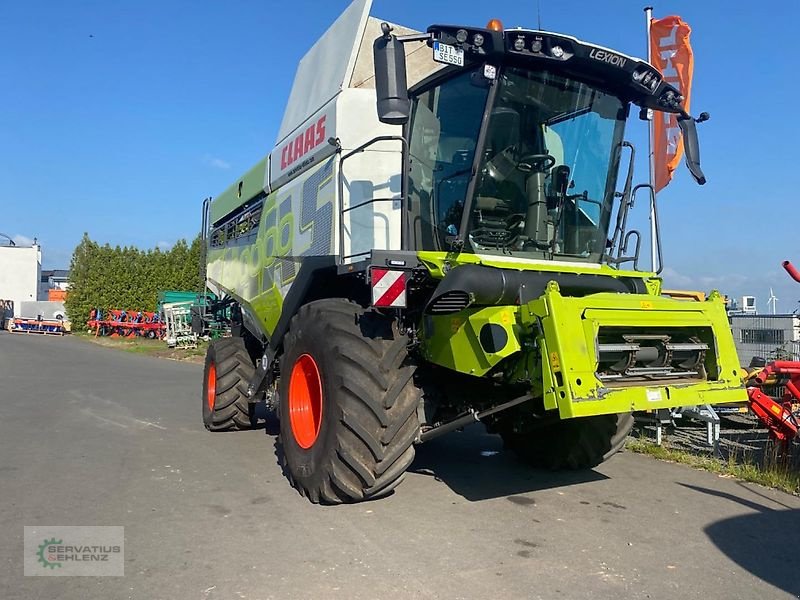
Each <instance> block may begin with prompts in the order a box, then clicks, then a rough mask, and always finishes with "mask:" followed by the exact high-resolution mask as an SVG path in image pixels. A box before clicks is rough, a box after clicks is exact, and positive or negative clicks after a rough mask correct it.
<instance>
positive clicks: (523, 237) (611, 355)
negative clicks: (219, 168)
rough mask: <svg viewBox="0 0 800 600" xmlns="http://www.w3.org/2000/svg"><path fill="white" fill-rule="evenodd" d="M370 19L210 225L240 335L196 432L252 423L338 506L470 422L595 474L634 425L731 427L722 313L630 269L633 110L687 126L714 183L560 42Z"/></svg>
mask: <svg viewBox="0 0 800 600" xmlns="http://www.w3.org/2000/svg"><path fill="white" fill-rule="evenodd" d="M369 8H370V6H369V2H367V1H366V0H357V1H356V2H354V3H353V4H352V5H351V6H350V7H349V8H348V9H347V10H346V11H345V12H344V13H343V14H342V15H341V16H340V17H339V19H338V20H337V21H336V22H335V23H334V24H333V25H332V26H331V28H330V29H329V30H328V31H327V33H326V34H325V35H324V36H323V37H322V38H321V39H319V40H318V41H317V43H316V44H315V45H314V46H313V48H312V49H311V50H310V51H309V52H308V54H307V55H306V56H305V57H304V58H303V60H302V61H301V62H300V65H299V68H298V70H297V73H296V76H295V80H294V86H293V88H292V91H291V95H290V98H289V102H288V106H287V108H286V112H285V114H284V116H283V121H282V123H281V126H280V132H279V135H278V143H277V144H276V146H275V148H274V150H272V152H271V153H270V154H269V155H268V156H267V157H266V158H264V159H263V160H261V161H260V162H259V163H257V164H256V165H255V166H254V167H253V168H252V169H251V170H250V171H249V172H247V173H246V174H245V175H244V176H243V177H242V178H241V179H239V180H237V181H236V182H235V183H234V184H233V185H232V186H231V187H230V188H228V189H227V190H225V191H224V192H223V193H222V194H221V195H219V196H218V197H217V198H215V199H214V200H213V201H211V200H209V201H206V203H204V212H203V215H204V223H203V230H204V232H205V236H206V243H207V246H206V249H207V261H206V269H207V282H208V286H209V287H210V288H211V289H212V291H214V292H215V293H217V294H218V295H219V296H220V297H222V298H224V301H225V302H227V305H228V306H229V307H230V308H231V314H232V331H233V337H231V338H228V339H222V340H218V341H215V342H214V343H212V344H211V346H210V347H209V350H208V354H207V357H206V363H205V375H204V377H205V380H204V387H203V420H204V423H205V426H206V427H207V428H208V429H210V430H220V429H230V428H244V427H249V426H251V425H252V424H253V420H254V415H253V404H254V403H256V402H259V401H261V400H262V399H264V398H266V401H267V404H268V406H270V407H272V408H274V409H275V410H276V412H277V414H278V416H279V418H280V435H279V439H278V445H279V453H278V454H279V456H280V457H281V461H282V462H283V466H284V468H285V471H286V473H287V474H288V477H289V479H290V481H291V483H292V485H294V486H295V487H296V488H297V489H298V490H299V491H300V493H301V494H303V495H305V496H307V497H308V498H309V499H310V500H311V501H312V502H325V503H339V502H351V501H356V500H362V499H368V498H375V497H378V496H381V495H384V494H386V493H388V492H390V491H391V490H392V489H394V488H395V486H396V485H397V484H398V483H399V482H400V481H401V479H402V476H403V473H404V472H405V471H406V469H407V468H408V467H409V465H410V464H411V462H412V459H413V457H414V448H415V445H416V444H420V443H424V442H426V441H428V440H430V439H432V438H434V437H437V436H439V435H441V434H444V433H447V432H449V431H453V430H455V429H458V428H461V427H463V426H465V425H466V424H469V423H472V422H475V421H482V422H483V423H485V425H486V426H487V428H488V429H489V431H491V432H496V433H498V434H499V435H500V436H502V439H503V440H504V442H505V444H506V446H507V447H509V448H511V449H512V450H514V451H515V452H516V453H517V454H519V455H520V456H521V457H522V458H523V459H524V460H526V461H528V462H530V463H531V464H534V465H538V466H544V467H548V468H562V467H563V468H586V467H591V466H594V465H596V464H598V463H600V462H601V461H603V460H604V459H606V458H608V457H610V456H611V455H612V454H614V453H615V452H616V451H617V450H619V449H620V448H621V447H622V445H623V444H624V440H625V438H626V436H627V434H628V432H629V431H630V429H631V426H632V423H633V417H632V414H631V413H632V412H633V411H640V410H649V409H658V408H663V407H674V406H684V405H697V404H717V403H725V402H744V401H746V399H747V394H746V392H745V389H744V386H743V383H742V376H743V373H742V371H741V369H740V366H739V364H738V359H737V356H736V351H735V349H734V345H733V339H732V337H731V332H730V328H729V325H728V321H727V318H726V313H725V306H724V303H723V301H722V299H721V297H720V295H719V294H717V293H712V294H710V295H709V297H708V298H707V300H706V301H704V302H685V301H678V300H675V299H671V298H669V297H665V296H663V295H662V292H661V280H660V278H659V277H658V276H657V274H656V273H655V272H651V271H642V270H639V269H638V268H637V266H638V264H639V247H640V243H639V242H640V238H641V236H640V235H639V232H637V231H635V230H632V229H630V228H629V226H628V216H629V212H630V209H631V206H632V202H633V196H634V195H635V192H634V191H633V190H632V179H633V172H632V171H633V156H632V155H633V147H632V145H631V144H629V143H628V142H626V141H625V138H624V131H625V124H626V120H627V118H628V116H629V113H630V111H631V108H632V106H635V107H637V108H638V109H639V110H647V109H651V110H654V111H665V112H669V113H676V114H677V115H678V118H679V123H680V127H681V129H682V131H683V137H684V145H685V150H686V157H687V165H688V167H689V170H690V171H691V173H692V175H693V176H694V177H695V179H697V180H698V181H699V182H701V183H702V182H703V181H704V178H703V174H702V172H701V170H700V165H699V149H698V142H697V134H696V128H695V120H693V119H692V118H691V117H690V116H689V115H688V114H687V113H686V112H685V110H684V108H683V104H682V102H683V98H682V97H681V95H680V93H679V92H678V90H677V89H675V88H674V87H672V86H671V85H669V84H668V83H667V82H665V81H664V80H663V78H662V76H661V74H660V73H659V72H658V71H657V70H656V69H655V68H654V67H653V66H651V65H650V64H648V63H646V62H644V61H642V60H639V59H637V58H633V57H630V56H626V55H623V54H621V53H619V52H615V51H612V50H608V49H606V48H602V47H600V46H596V45H593V44H589V43H586V42H583V41H580V40H578V39H576V38H574V37H570V36H567V35H561V34H555V33H549V32H545V31H535V30H527V29H514V30H504V29H503V27H502V24H501V23H500V22H499V21H497V20H493V21H491V22H490V23H489V25H488V26H487V27H485V28H482V27H467V26H449V25H433V26H431V27H429V28H428V30H427V32H425V33H419V32H415V31H411V30H408V29H404V28H402V27H399V26H395V25H389V24H386V23H382V22H381V21H380V20H377V19H375V18H372V17H370V16H369ZM376 109H377V110H376ZM618 179H619V180H620V182H621V183H620V185H619V186H618V185H617V181H618ZM618 190H620V191H618ZM645 191H647V192H650V190H649V189H647V190H645ZM650 197H651V198H652V194H650ZM655 242H656V246H658V244H657V242H658V240H655ZM659 256H660V252H659Z"/></svg>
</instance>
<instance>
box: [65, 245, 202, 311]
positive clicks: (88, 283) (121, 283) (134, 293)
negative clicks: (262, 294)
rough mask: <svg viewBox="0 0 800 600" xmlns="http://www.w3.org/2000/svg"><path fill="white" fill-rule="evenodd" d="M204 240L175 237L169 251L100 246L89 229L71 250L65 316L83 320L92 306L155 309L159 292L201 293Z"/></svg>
mask: <svg viewBox="0 0 800 600" xmlns="http://www.w3.org/2000/svg"><path fill="white" fill-rule="evenodd" d="M202 249H203V242H202V240H201V239H200V237H199V236H198V237H197V238H195V239H194V240H193V241H192V244H191V245H188V244H187V243H186V240H178V241H177V242H176V243H175V245H174V246H173V247H172V248H171V249H170V250H168V251H166V252H164V251H161V250H160V249H159V248H157V247H156V248H154V249H152V250H140V249H139V248H136V247H133V246H126V247H124V248H120V247H119V246H116V247H114V248H112V247H111V246H110V245H108V244H105V245H104V246H100V245H99V244H98V243H97V242H95V241H93V240H92V239H91V238H90V237H89V234H88V233H84V234H83V238H81V241H80V243H79V244H78V246H77V247H76V248H75V251H74V252H73V253H72V261H71V262H70V288H69V294H67V299H66V301H65V305H66V309H67V316H68V317H69V319H70V320H71V321H72V322H73V323H76V324H82V323H85V322H86V321H87V320H88V319H89V314H90V312H91V310H92V309H94V308H100V309H101V310H102V311H103V312H104V313H107V311H108V310H109V309H125V310H131V311H154V310H156V307H157V304H158V292H159V291H162V290H185V291H197V292H202V291H203V287H204V282H203V280H202V277H201V276H200V272H201V270H200V267H201V265H200V261H201V260H202Z"/></svg>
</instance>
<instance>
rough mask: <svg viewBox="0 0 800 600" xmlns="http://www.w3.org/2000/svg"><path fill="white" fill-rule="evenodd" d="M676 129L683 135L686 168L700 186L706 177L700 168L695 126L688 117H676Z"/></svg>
mask: <svg viewBox="0 0 800 600" xmlns="http://www.w3.org/2000/svg"><path fill="white" fill-rule="evenodd" d="M678 127H680V128H681V133H682V134H683V151H684V154H685V156H686V166H687V167H688V169H689V172H690V173H691V174H692V177H694V180H695V181H696V182H697V183H699V184H700V185H704V184H705V182H706V176H705V175H704V174H703V170H702V169H701V168H700V142H699V141H698V140H697V124H696V123H695V121H694V119H693V118H692V117H690V116H688V115H686V116H679V117H678Z"/></svg>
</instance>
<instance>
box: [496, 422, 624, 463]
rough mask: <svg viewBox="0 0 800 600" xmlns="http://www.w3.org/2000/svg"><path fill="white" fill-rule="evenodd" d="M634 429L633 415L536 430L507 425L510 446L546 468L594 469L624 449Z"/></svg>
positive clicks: (505, 439)
mask: <svg viewBox="0 0 800 600" xmlns="http://www.w3.org/2000/svg"><path fill="white" fill-rule="evenodd" d="M632 428H633V415H632V414H631V413H622V414H618V415H598V416H594V417H578V418H574V419H564V420H563V421H556V422H555V423H552V424H550V425H546V426H543V427H540V428H536V429H530V430H527V431H525V430H518V429H514V428H512V427H511V426H506V427H504V429H503V430H502V431H501V432H500V436H501V437H502V438H503V442H504V443H505V445H506V447H508V448H509V449H511V450H513V451H514V452H515V453H516V454H517V455H518V456H519V457H520V458H521V459H522V460H524V461H525V462H527V463H529V464H531V465H533V466H535V467H541V468H545V469H553V470H556V469H590V468H592V467H596V466H597V465H599V464H600V463H601V462H603V461H605V460H608V459H609V458H611V457H612V456H613V455H614V454H616V453H617V452H619V451H620V450H622V448H623V447H624V446H625V440H626V439H627V437H628V434H629V433H630V431H631V429H632Z"/></svg>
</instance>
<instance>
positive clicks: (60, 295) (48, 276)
mask: <svg viewBox="0 0 800 600" xmlns="http://www.w3.org/2000/svg"><path fill="white" fill-rule="evenodd" d="M68 288H69V271H67V270H65V269H54V270H50V271H42V275H41V277H40V279H39V300H51V301H52V300H56V301H60V302H63V301H64V298H65V297H66V291H67V289H68Z"/></svg>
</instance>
